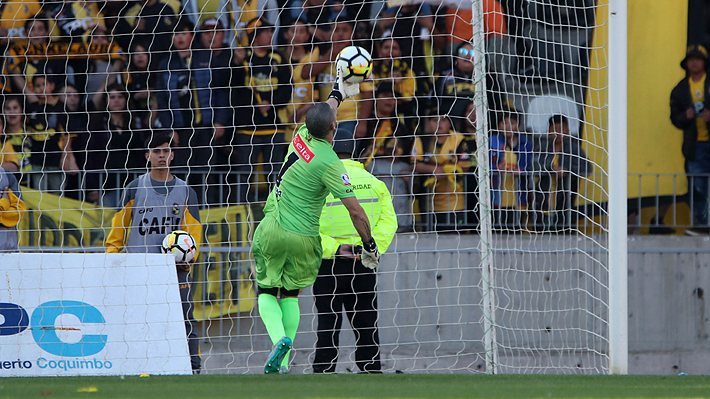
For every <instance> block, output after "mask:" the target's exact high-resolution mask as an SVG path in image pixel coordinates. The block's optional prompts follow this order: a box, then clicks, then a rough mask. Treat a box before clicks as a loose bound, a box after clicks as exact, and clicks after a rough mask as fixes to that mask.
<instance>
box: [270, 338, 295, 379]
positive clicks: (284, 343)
mask: <svg viewBox="0 0 710 399" xmlns="http://www.w3.org/2000/svg"><path fill="white" fill-rule="evenodd" d="M292 346H293V341H291V338H289V337H281V339H280V340H279V342H277V343H276V345H274V348H273V349H271V352H270V353H269V358H268V359H267V360H266V365H265V366H264V374H276V373H278V372H279V371H280V368H281V362H282V361H283V360H284V356H286V354H287V353H288V351H289V350H291V347H292Z"/></svg>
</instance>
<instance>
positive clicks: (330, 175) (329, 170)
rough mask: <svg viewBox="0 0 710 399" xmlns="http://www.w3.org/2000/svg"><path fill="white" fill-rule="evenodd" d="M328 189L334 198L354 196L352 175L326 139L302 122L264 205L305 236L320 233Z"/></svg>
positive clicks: (266, 210) (267, 211)
mask: <svg viewBox="0 0 710 399" xmlns="http://www.w3.org/2000/svg"><path fill="white" fill-rule="evenodd" d="M328 192H330V193H332V194H333V196H334V197H335V198H347V197H354V196H355V194H354V193H353V189H352V186H351V184H350V177H349V176H348V174H347V173H346V172H345V167H344V166H343V163H342V162H341V161H340V159H338V156H337V155H335V152H333V148H332V147H331V145H330V143H328V142H327V141H326V140H322V139H318V138H315V137H312V136H311V135H310V134H309V133H308V129H306V126H305V125H304V126H301V128H300V129H298V131H297V132H296V134H295V135H294V138H293V141H291V144H290V145H289V147H288V155H287V156H286V160H285V161H284V163H283V166H282V167H281V171H280V172H279V176H278V177H277V179H276V186H275V187H274V189H273V190H272V191H271V193H270V194H269V198H268V199H267V201H266V206H265V207H264V213H265V214H266V215H270V216H273V217H274V218H276V220H277V221H278V222H279V225H281V227H282V228H283V229H284V230H286V231H289V232H291V233H294V234H298V235H301V236H306V237H317V236H318V235H319V231H318V229H319V222H318V220H319V218H320V214H321V211H322V209H323V205H324V204H325V198H326V197H327V196H328Z"/></svg>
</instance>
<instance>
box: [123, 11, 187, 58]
mask: <svg viewBox="0 0 710 399" xmlns="http://www.w3.org/2000/svg"><path fill="white" fill-rule="evenodd" d="M138 3H139V6H140V11H139V12H138V15H136V17H135V19H134V20H133V37H134V39H136V40H141V41H142V42H144V43H149V45H148V47H149V48H148V51H149V52H150V53H151V55H152V56H151V61H150V63H151V69H153V68H155V67H156V66H158V64H159V63H160V62H161V60H163V59H164V58H165V57H166V56H167V55H168V53H167V51H168V49H170V43H171V38H172V36H173V35H172V31H173V29H174V28H175V23H176V19H177V18H176V17H175V12H174V11H173V9H172V7H170V6H169V5H167V4H166V3H163V2H161V1H160V0H140V1H139V2H138Z"/></svg>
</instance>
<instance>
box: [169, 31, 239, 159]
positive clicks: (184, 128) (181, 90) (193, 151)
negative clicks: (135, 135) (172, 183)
mask: <svg viewBox="0 0 710 399" xmlns="http://www.w3.org/2000/svg"><path fill="white" fill-rule="evenodd" d="M193 31H194V26H193V25H192V23H191V22H190V21H188V20H187V19H186V18H183V19H180V21H179V22H178V23H177V25H176V27H175V33H174V34H173V39H172V43H173V45H172V50H173V51H171V52H170V54H169V55H168V56H167V57H164V59H163V61H162V62H161V63H160V66H159V67H158V72H157V81H156V89H157V100H158V118H159V121H160V125H161V126H162V127H163V128H167V129H170V130H177V131H178V137H179V139H178V146H177V148H176V155H175V159H176V160H178V159H181V160H183V161H187V163H188V164H189V165H190V166H198V167H199V166H208V165H213V164H215V161H216V159H215V156H214V152H213V149H214V147H213V146H214V141H215V140H218V139H220V138H221V137H222V136H223V135H224V126H225V125H226V124H228V123H229V119H230V116H229V115H230V110H229V109H228V105H229V103H228V98H227V94H226V93H227V91H226V84H227V83H226V80H223V79H220V78H219V76H220V75H218V74H217V75H216V74H215V72H216V71H217V70H215V71H213V70H212V69H211V67H210V66H211V65H210V62H211V61H212V59H213V58H212V51H211V50H205V49H196V50H193V48H192V44H193V39H194V33H193ZM174 165H175V164H174ZM176 166H183V165H176Z"/></svg>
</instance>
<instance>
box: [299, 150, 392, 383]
mask: <svg viewBox="0 0 710 399" xmlns="http://www.w3.org/2000/svg"><path fill="white" fill-rule="evenodd" d="M333 151H335V153H336V154H338V158H340V159H341V160H342V161H343V165H344V166H345V171H346V172H347V174H348V176H350V184H351V187H352V188H353V192H354V193H355V197H356V198H357V200H358V202H359V203H360V204H363V209H364V210H365V213H367V217H368V219H369V221H370V224H371V225H372V236H373V237H376V238H377V242H378V243H379V248H380V251H381V253H384V252H385V251H387V248H388V247H389V245H390V243H391V242H392V239H393V238H394V234H395V233H396V232H397V215H396V214H395V212H394V207H393V205H392V196H391V195H390V192H389V190H387V186H386V185H385V183H384V182H382V181H381V180H379V179H377V178H376V177H375V176H373V175H371V174H370V173H369V172H367V171H366V170H365V167H364V165H363V164H361V163H360V162H357V161H354V160H351V159H350V158H352V156H353V152H354V151H355V140H352V139H345V140H336V141H335V143H334V144H333ZM348 214H349V211H348V209H347V208H346V207H345V205H344V204H343V203H342V202H341V201H339V200H336V199H335V197H333V196H331V195H329V196H328V198H327V199H326V204H325V207H323V211H322V213H321V217H320V237H321V245H322V246H323V261H322V262H321V267H320V271H319V272H318V278H317V279H316V282H315V284H314V285H313V295H314V296H315V301H316V309H317V310H318V341H317V342H316V357H315V360H314V361H313V372H314V373H334V372H335V366H336V364H337V361H338V345H339V342H340V328H341V327H342V324H343V316H342V308H345V313H346V315H347V316H348V320H349V321H350V325H351V326H352V327H353V329H354V330H355V340H356V342H355V345H356V349H355V362H356V363H357V366H358V368H359V369H360V371H362V372H365V373H379V372H381V370H382V366H381V363H380V338H379V333H378V331H377V272H376V270H375V269H372V268H370V267H368V266H365V265H364V264H363V263H362V261H361V259H360V255H361V253H362V241H361V240H360V237H359V236H358V234H357V231H356V230H355V226H353V223H352V221H351V220H350V218H349V217H348Z"/></svg>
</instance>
